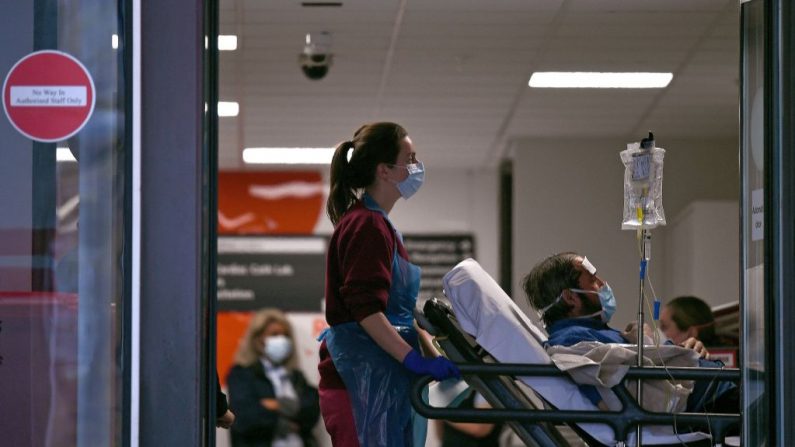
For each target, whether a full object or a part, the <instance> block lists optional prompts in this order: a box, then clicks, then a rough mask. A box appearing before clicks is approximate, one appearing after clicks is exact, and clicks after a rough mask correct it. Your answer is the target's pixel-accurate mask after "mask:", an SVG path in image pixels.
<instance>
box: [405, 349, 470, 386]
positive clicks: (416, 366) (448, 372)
mask: <svg viewBox="0 0 795 447" xmlns="http://www.w3.org/2000/svg"><path fill="white" fill-rule="evenodd" d="M403 366H405V367H406V369H408V370H409V371H411V372H413V373H414V374H419V375H425V374H430V375H431V377H433V378H434V379H436V380H445V379H449V378H451V377H456V378H460V377H461V372H460V371H459V370H458V367H457V366H455V364H454V363H453V362H451V361H450V360H447V359H446V358H444V357H442V356H439V357H436V358H425V357H423V356H422V354H420V353H419V352H417V351H415V350H413V349H412V350H411V351H409V353H408V354H406V357H405V358H404V359H403Z"/></svg>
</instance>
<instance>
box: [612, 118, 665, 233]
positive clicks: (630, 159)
mask: <svg viewBox="0 0 795 447" xmlns="http://www.w3.org/2000/svg"><path fill="white" fill-rule="evenodd" d="M619 155H620V156H621V162H622V163H623V164H624V218H623V220H622V222H621V229H622V230H639V229H642V230H643V229H651V228H656V227H657V226H658V225H665V212H664V211H663V205H662V179H663V158H664V157H665V149H663V148H660V147H656V146H655V145H654V135H653V134H652V133H651V132H649V137H648V138H644V139H643V140H641V142H640V143H638V142H635V143H629V144H627V149H626V150H623V151H621V153H620V154H619Z"/></svg>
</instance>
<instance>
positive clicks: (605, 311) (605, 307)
mask: <svg viewBox="0 0 795 447" xmlns="http://www.w3.org/2000/svg"><path fill="white" fill-rule="evenodd" d="M569 290H571V291H572V292H580V293H595V294H597V295H599V303H600V304H601V305H602V310H601V312H600V313H601V314H602V321H604V322H605V323H609V322H610V319H611V318H613V314H615V313H616V296H615V295H613V289H611V288H610V285H609V284H607V283H604V284H603V285H602V287H600V288H599V290H597V291H596V292H594V291H593V290H582V289H569Z"/></svg>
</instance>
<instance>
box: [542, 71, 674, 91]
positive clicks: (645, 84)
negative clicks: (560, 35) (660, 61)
mask: <svg viewBox="0 0 795 447" xmlns="http://www.w3.org/2000/svg"><path fill="white" fill-rule="evenodd" d="M673 77H674V75H673V73H631V72H626V73H609V72H587V71H571V72H567V71H545V72H538V71H537V72H535V73H533V75H532V76H531V77H530V82H528V85H529V86H530V87H536V88H663V87H666V86H667V85H668V84H669V83H670V82H671V79H673Z"/></svg>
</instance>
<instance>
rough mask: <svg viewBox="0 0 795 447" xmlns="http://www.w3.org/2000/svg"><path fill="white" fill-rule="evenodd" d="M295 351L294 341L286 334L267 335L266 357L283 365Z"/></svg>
mask: <svg viewBox="0 0 795 447" xmlns="http://www.w3.org/2000/svg"><path fill="white" fill-rule="evenodd" d="M292 352H293V342H292V341H291V340H290V338H289V337H287V336H286V335H273V336H270V337H265V357H267V358H268V360H270V361H271V362H273V363H275V364H277V365H281V364H282V363H284V362H285V360H287V358H288V357H290V354H292Z"/></svg>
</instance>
